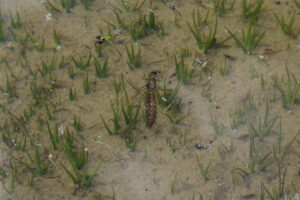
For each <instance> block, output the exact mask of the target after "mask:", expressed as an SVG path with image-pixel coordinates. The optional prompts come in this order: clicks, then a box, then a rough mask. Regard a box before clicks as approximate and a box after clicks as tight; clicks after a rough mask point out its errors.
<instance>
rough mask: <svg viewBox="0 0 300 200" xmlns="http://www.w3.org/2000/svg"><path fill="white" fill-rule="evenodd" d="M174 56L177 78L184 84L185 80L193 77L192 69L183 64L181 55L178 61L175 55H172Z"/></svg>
mask: <svg viewBox="0 0 300 200" xmlns="http://www.w3.org/2000/svg"><path fill="white" fill-rule="evenodd" d="M174 58H175V70H176V76H177V79H178V80H179V81H180V82H182V83H183V84H186V83H187V81H188V80H189V79H191V78H192V77H193V74H194V69H191V70H189V69H188V67H187V66H186V65H185V64H184V58H183V56H181V57H180V62H177V58H176V56H174Z"/></svg>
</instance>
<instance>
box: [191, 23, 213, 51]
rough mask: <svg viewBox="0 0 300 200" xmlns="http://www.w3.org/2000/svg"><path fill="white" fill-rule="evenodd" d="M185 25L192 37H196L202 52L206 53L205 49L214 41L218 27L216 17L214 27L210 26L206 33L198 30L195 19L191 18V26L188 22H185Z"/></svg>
mask: <svg viewBox="0 0 300 200" xmlns="http://www.w3.org/2000/svg"><path fill="white" fill-rule="evenodd" d="M187 26H188V27H189V29H190V31H191V32H192V34H193V36H194V38H195V39H196V41H197V44H198V47H199V49H200V50H202V51H203V52H204V53H206V52H207V50H208V49H209V48H210V47H211V46H212V45H213V44H214V42H215V37H216V33H217V27H218V20H217V18H216V22H215V26H214V28H211V29H210V30H209V33H208V34H207V35H206V34H205V33H203V32H201V31H200V30H199V28H198V25H197V24H196V21H195V19H194V18H193V26H191V25H190V24H189V23H187Z"/></svg>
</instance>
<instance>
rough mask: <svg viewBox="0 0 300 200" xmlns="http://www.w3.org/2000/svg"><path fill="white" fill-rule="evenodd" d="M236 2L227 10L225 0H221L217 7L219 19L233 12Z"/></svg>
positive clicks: (234, 0)
mask: <svg viewBox="0 0 300 200" xmlns="http://www.w3.org/2000/svg"><path fill="white" fill-rule="evenodd" d="M235 2H236V0H233V2H232V3H231V5H230V6H229V8H226V6H225V3H226V2H225V0H221V1H218V2H217V5H216V6H215V7H216V9H217V12H218V13H219V17H222V16H223V15H224V14H226V13H227V12H229V11H231V10H232V9H233V7H234V5H235Z"/></svg>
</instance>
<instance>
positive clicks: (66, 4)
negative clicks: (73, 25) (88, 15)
mask: <svg viewBox="0 0 300 200" xmlns="http://www.w3.org/2000/svg"><path fill="white" fill-rule="evenodd" d="M60 2H61V6H62V7H63V8H64V9H65V10H66V11H67V12H70V9H71V8H72V7H73V6H74V0H60Z"/></svg>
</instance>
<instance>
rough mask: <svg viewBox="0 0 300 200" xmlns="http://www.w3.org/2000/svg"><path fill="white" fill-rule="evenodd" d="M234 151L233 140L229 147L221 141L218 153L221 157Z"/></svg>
mask: <svg viewBox="0 0 300 200" xmlns="http://www.w3.org/2000/svg"><path fill="white" fill-rule="evenodd" d="M233 151H234V146H233V142H232V141H231V142H230V145H229V147H227V146H226V145H225V144H223V143H221V145H220V146H219V147H218V153H219V155H220V156H221V157H223V156H224V155H226V154H230V153H232V152H233Z"/></svg>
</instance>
